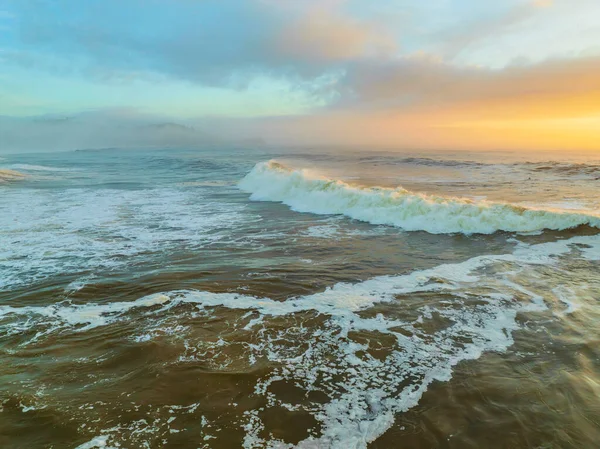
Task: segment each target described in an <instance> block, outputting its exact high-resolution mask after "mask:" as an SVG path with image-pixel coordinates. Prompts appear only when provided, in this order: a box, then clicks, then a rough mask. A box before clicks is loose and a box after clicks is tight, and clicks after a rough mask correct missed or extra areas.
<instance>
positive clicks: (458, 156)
mask: <svg viewBox="0 0 600 449" xmlns="http://www.w3.org/2000/svg"><path fill="white" fill-rule="evenodd" d="M599 191H600V158H597V157H596V158H595V157H593V156H590V155H589V154H587V155H586V154H575V153H560V154H559V153H541V152H538V153H524V152H479V153H478V152H448V151H446V152H433V151H429V152H417V151H415V152H408V151H404V152H391V151H369V150H366V149H358V148H357V149H327V150H323V149H310V148H297V149H286V150H285V151H284V150H277V149H268V148H267V149H265V148H245V147H228V148H216V147H215V148H208V147H207V148H204V149H198V150H182V149H176V150H175V149H169V150H167V149H153V150H147V149H146V150H119V149H106V150H98V151H74V152H63V153H40V154H19V155H2V157H1V158H0V447H2V448H5V449H13V448H14V449H17V448H73V449H76V448H77V449H92V448H122V449H124V448H132V449H134V448H217V449H219V448H238V447H239V448H242V447H243V448H267V447H268V448H293V447H298V448H343V449H352V448H357V449H359V448H369V449H384V448H385V449H387V448H411V449H412V448H419V449H420V448H423V449H425V448H442V449H443V448H457V449H458V448H460V449H465V448H498V449H500V448H511V449H516V448H539V449H551V448H556V449H559V448H560V449H565V448H573V449H575V448H578V449H581V448H593V447H597V445H598V441H600V334H599V333H598V326H599V323H600V304H599V300H600V195H599V194H598V192H599Z"/></svg>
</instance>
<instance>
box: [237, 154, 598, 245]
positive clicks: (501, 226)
mask: <svg viewBox="0 0 600 449" xmlns="http://www.w3.org/2000/svg"><path fill="white" fill-rule="evenodd" d="M239 187H240V188H241V189H243V190H244V191H247V192H250V193H251V194H252V196H251V199H253V200H256V201H278V202H282V203H284V204H286V205H288V206H290V207H291V208H292V209H293V210H295V211H298V212H310V213H314V214H324V215H328V214H340V215H345V216H347V217H350V218H353V219H356V220H361V221H365V222H367V223H371V224H375V225H390V226H396V227H398V228H401V229H403V230H406V231H426V232H429V233H432V234H451V233H463V234H493V233H494V232H497V231H507V232H520V233H524V232H535V231H541V230H544V229H551V230H565V229H570V228H576V227H578V226H583V225H587V226H592V227H595V228H599V227H600V214H598V213H596V212H591V211H590V212H586V213H577V212H572V211H564V210H559V209H554V210H545V209H535V208H527V207H523V206H519V205H515V204H509V203H496V202H490V201H473V200H470V199H466V198H446V197H441V196H434V195H426V194H422V193H415V192H411V191H408V190H405V189H403V188H402V187H398V188H395V189H391V188H380V187H360V186H353V185H351V184H348V183H346V182H343V181H341V180H336V179H328V178H326V177H322V176H319V175H317V174H315V173H312V172H311V171H309V170H294V169H291V168H288V167H286V166H285V165H282V164H280V163H277V162H275V161H268V162H261V163H258V164H257V165H256V166H255V167H254V168H253V169H252V171H251V172H250V173H249V174H248V175H246V177H245V178H244V179H242V180H241V181H240V183H239Z"/></svg>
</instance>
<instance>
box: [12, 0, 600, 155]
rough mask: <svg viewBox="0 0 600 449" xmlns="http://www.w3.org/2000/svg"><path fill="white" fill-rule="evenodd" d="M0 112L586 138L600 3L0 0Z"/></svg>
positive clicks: (357, 139)
mask: <svg viewBox="0 0 600 449" xmlns="http://www.w3.org/2000/svg"><path fill="white" fill-rule="evenodd" d="M0 116H1V118H2V120H1V121H2V122H3V123H4V125H3V126H0V132H1V133H4V134H5V136H6V135H8V134H7V133H9V132H11V133H12V134H11V135H10V139H8V138H7V140H10V142H12V144H14V143H15V142H17V141H19V139H20V137H19V136H18V135H15V133H17V131H15V130H17V128H18V129H23V130H24V129H26V128H22V127H21V128H19V126H21V125H22V124H23V123H29V124H31V123H36V124H39V123H40V120H42V121H43V119H45V118H50V119H52V120H55V119H56V118H57V117H64V118H69V119H71V120H75V121H77V120H79V121H80V122H81V121H83V122H85V124H86V126H87V128H85V129H86V130H88V131H89V130H91V129H92V128H93V127H94V123H100V122H102V123H103V124H105V125H106V123H109V122H110V123H118V122H127V123H136V124H139V123H141V122H144V123H159V122H168V123H178V124H184V125H185V126H190V127H195V128H199V129H203V130H206V129H208V130H211V131H212V132H213V133H214V134H215V135H216V137H218V136H219V135H236V136H240V137H244V138H262V139H264V140H266V141H268V142H270V143H273V144H282V145H285V144H309V145H318V144H322V145H344V144H353V145H357V144H359V145H364V146H366V147H369V146H371V147H389V148H411V149H419V148H439V149H445V148H449V149H463V148H464V149H505V148H506V149H564V150H567V149H582V150H591V151H598V152H600V1H598V0H502V1H480V0H429V1H416V0H377V1H375V0H0ZM7 123H8V124H9V125H7ZM15 123H18V124H20V125H19V126H17V125H15ZM0 125H1V124H0ZM106 126H107V125H106ZM111 126H112V125H111ZM97 127H98V126H96V128H97ZM23 132H26V133H29V134H31V130H30V129H29V128H27V131H23ZM86 132H87V131H86ZM80 134H81V133H80ZM46 137H47V136H46ZM46 137H44V138H46ZM88 140H89V139H88ZM77 144H83V143H81V142H79V143H77ZM86 144H89V142H86ZM1 145H2V142H1V140H0V146H1Z"/></svg>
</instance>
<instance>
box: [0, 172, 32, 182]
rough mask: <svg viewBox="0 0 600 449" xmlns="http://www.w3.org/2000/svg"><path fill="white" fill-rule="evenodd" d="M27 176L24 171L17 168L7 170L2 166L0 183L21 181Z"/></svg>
mask: <svg viewBox="0 0 600 449" xmlns="http://www.w3.org/2000/svg"><path fill="white" fill-rule="evenodd" d="M23 178H26V176H25V175H24V174H23V173H20V172H18V171H15V170H7V169H3V168H0V184H2V183H5V182H11V181H19V180H21V179H23Z"/></svg>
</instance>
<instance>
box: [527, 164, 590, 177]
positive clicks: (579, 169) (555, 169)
mask: <svg viewBox="0 0 600 449" xmlns="http://www.w3.org/2000/svg"><path fill="white" fill-rule="evenodd" d="M524 165H525V166H526V167H527V168H528V169H529V170H531V171H534V172H548V173H553V174H558V175H567V176H574V175H589V176H597V177H599V178H600V165H598V164H585V163H569V162H557V161H548V162H526V163H525V164H524Z"/></svg>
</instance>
